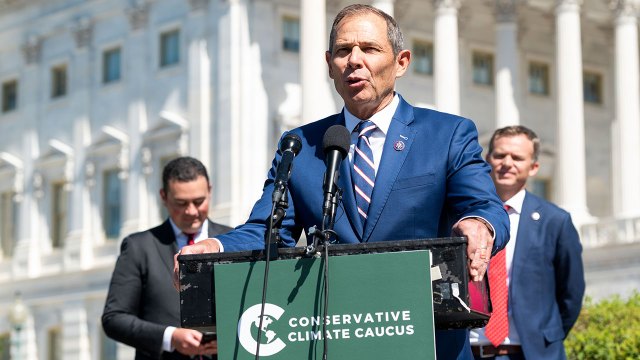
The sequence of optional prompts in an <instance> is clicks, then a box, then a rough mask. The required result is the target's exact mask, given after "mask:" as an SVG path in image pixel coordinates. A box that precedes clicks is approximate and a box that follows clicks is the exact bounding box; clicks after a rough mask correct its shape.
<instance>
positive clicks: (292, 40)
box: [282, 16, 300, 53]
mask: <svg viewBox="0 0 640 360" xmlns="http://www.w3.org/2000/svg"><path fill="white" fill-rule="evenodd" d="M282 49H283V50H285V51H291V52H295V53H297V52H299V51H300V19H297V18H294V17H290V16H285V17H284V18H282Z"/></svg>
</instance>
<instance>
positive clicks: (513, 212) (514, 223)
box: [469, 189, 526, 345]
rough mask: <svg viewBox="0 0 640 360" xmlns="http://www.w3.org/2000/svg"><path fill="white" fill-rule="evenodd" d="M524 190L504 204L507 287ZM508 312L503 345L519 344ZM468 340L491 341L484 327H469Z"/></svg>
mask: <svg viewBox="0 0 640 360" xmlns="http://www.w3.org/2000/svg"><path fill="white" fill-rule="evenodd" d="M525 194H526V191H525V190H524V189H523V190H520V191H519V192H518V193H517V194H515V195H514V196H513V197H512V198H511V199H509V200H507V201H506V202H505V205H509V207H510V209H509V211H508V213H509V223H510V225H511V230H510V237H509V242H508V243H507V246H506V247H505V251H506V253H505V261H506V266H507V289H509V284H510V282H511V269H512V266H511V265H512V264H513V253H514V251H515V248H516V235H517V234H518V223H519V222H520V213H522V204H523V203H524V196H525ZM508 309H509V312H508V316H509V335H508V336H507V338H506V339H504V341H503V342H502V343H503V344H505V345H520V336H519V335H518V329H516V325H515V324H514V322H513V316H512V315H511V306H508ZM469 340H470V342H471V345H489V344H491V342H490V341H489V339H487V337H486V336H484V328H481V329H471V332H470V335H469Z"/></svg>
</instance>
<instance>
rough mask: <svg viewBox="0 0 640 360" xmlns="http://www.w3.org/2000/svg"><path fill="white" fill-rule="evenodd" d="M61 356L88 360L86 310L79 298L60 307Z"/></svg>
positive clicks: (75, 359) (89, 356) (74, 359)
mask: <svg viewBox="0 0 640 360" xmlns="http://www.w3.org/2000/svg"><path fill="white" fill-rule="evenodd" d="M61 335H62V358H63V359H65V360H67V359H68V360H90V359H91V353H90V351H89V329H88V327H87V311H86V309H85V307H84V303H83V301H81V300H74V301H70V302H68V303H67V304H65V306H64V308H63V309H62V334H61Z"/></svg>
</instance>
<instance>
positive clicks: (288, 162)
mask: <svg viewBox="0 0 640 360" xmlns="http://www.w3.org/2000/svg"><path fill="white" fill-rule="evenodd" d="M300 149H302V141H301V140H300V136H298V135H296V134H292V133H288V134H287V135H285V136H284V138H283V139H282V141H280V152H282V158H280V163H279V164H278V169H277V170H276V178H275V180H274V188H273V194H272V196H271V201H273V202H276V201H280V200H281V199H282V196H283V195H284V193H285V192H286V191H287V183H288V182H289V177H290V176H291V166H292V163H293V159H294V158H295V157H296V155H298V153H299V152H300Z"/></svg>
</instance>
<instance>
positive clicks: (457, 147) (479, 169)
mask: <svg viewBox="0 0 640 360" xmlns="http://www.w3.org/2000/svg"><path fill="white" fill-rule="evenodd" d="M449 149H450V151H449V162H448V163H449V168H448V169H447V173H448V179H447V189H448V191H447V203H448V204H450V205H449V209H450V210H449V211H450V212H451V213H452V214H451V215H452V216H453V217H454V218H455V219H456V220H457V219H461V218H463V217H469V216H478V217H482V218H484V219H485V220H487V221H488V222H489V223H491V225H493V228H494V230H495V240H494V243H493V253H494V254H495V253H496V252H498V251H499V250H500V249H502V248H504V246H505V245H506V244H507V241H509V216H508V215H507V213H506V212H505V211H504V208H503V206H502V201H501V200H500V198H499V197H498V194H497V193H496V188H495V185H494V184H493V181H492V180H491V177H490V176H489V172H490V171H491V167H490V166H489V164H487V163H486V161H485V160H484V159H483V158H482V148H481V147H480V144H479V143H478V132H477V130H476V127H475V125H474V124H473V122H472V121H470V120H468V119H464V120H463V121H461V122H460V123H459V125H458V127H457V128H456V130H455V132H454V135H453V137H452V139H451V144H450V147H449Z"/></svg>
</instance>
